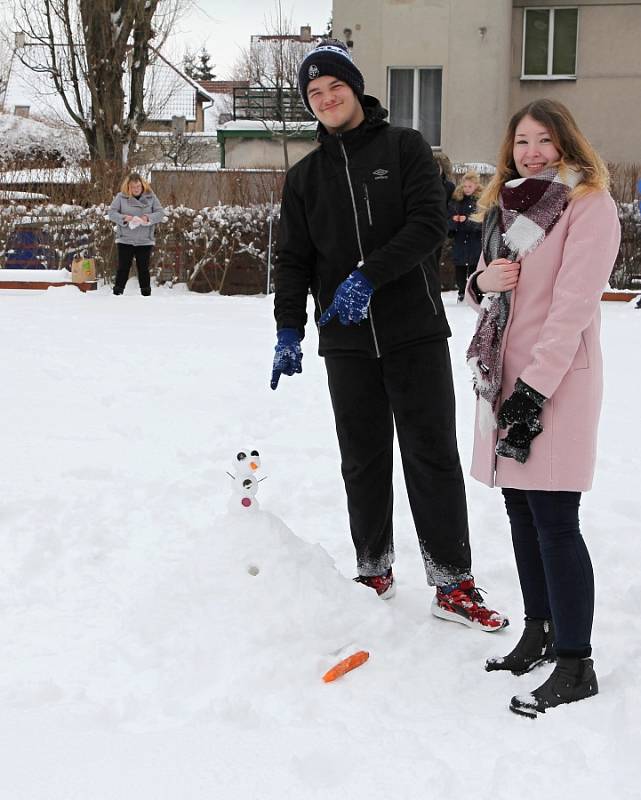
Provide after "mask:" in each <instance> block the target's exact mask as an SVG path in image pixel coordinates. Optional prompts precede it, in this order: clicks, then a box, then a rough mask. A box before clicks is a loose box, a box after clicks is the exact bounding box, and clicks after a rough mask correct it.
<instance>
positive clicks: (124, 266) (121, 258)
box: [115, 243, 153, 293]
mask: <svg viewBox="0 0 641 800" xmlns="http://www.w3.org/2000/svg"><path fill="white" fill-rule="evenodd" d="M152 250H153V247H152V245H150V244H148V245H133V244H120V243H119V244H118V272H117V273H116V284H115V288H116V289H119V290H120V292H121V293H122V292H123V291H124V289H125V286H126V285H127V281H128V280H129V270H130V269H131V265H132V263H133V260H134V256H135V258H136V269H137V270H138V283H139V284H140V290H141V291H142V292H147V293H148V292H150V291H151V279H150V277H149V259H150V258H151V251H152Z"/></svg>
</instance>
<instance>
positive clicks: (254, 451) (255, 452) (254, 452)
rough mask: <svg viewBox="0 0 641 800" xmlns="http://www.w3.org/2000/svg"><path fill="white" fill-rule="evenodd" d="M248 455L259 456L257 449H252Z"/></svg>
mask: <svg viewBox="0 0 641 800" xmlns="http://www.w3.org/2000/svg"><path fill="white" fill-rule="evenodd" d="M250 455H251V457H252V458H260V453H259V452H258V450H252V451H251V453H250Z"/></svg>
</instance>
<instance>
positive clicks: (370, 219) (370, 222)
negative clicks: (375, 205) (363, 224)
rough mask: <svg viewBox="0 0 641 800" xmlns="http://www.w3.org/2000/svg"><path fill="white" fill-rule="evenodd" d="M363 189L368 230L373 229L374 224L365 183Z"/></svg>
mask: <svg viewBox="0 0 641 800" xmlns="http://www.w3.org/2000/svg"><path fill="white" fill-rule="evenodd" d="M363 189H364V192H365V205H366V206H367V219H368V220H369V226H370V228H373V227H374V223H373V222H372V209H371V208H370V205H369V190H368V188H367V184H366V183H364V184H363Z"/></svg>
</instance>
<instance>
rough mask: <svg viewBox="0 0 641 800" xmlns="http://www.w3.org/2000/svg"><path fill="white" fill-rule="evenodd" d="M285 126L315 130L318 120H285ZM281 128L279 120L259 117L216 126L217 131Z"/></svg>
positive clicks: (302, 129)
mask: <svg viewBox="0 0 641 800" xmlns="http://www.w3.org/2000/svg"><path fill="white" fill-rule="evenodd" d="M285 125H286V127H287V128H290V129H292V130H297V131H315V130H316V128H317V127H318V122H316V121H315V120H310V121H307V120H305V121H304V122H286V123H285ZM266 128H267V129H271V130H276V131H278V130H282V128H283V123H282V122H281V121H280V120H269V119H266V120H260V119H233V120H230V121H229V122H225V123H224V124H223V125H219V126H218V130H219V131H264V130H265V129H266Z"/></svg>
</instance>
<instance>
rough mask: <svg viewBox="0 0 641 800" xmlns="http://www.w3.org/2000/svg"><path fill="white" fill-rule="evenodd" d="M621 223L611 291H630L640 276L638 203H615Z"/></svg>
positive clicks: (640, 243)
mask: <svg viewBox="0 0 641 800" xmlns="http://www.w3.org/2000/svg"><path fill="white" fill-rule="evenodd" d="M617 207H618V209H619V222H620V223H621V247H620V248H619V255H618V257H617V260H616V264H615V265H614V270H613V271H612V275H611V277H610V286H611V287H612V288H613V289H630V288H633V287H632V282H633V279H636V280H638V279H639V276H641V210H640V209H639V203H638V201H634V202H632V203H617Z"/></svg>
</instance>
